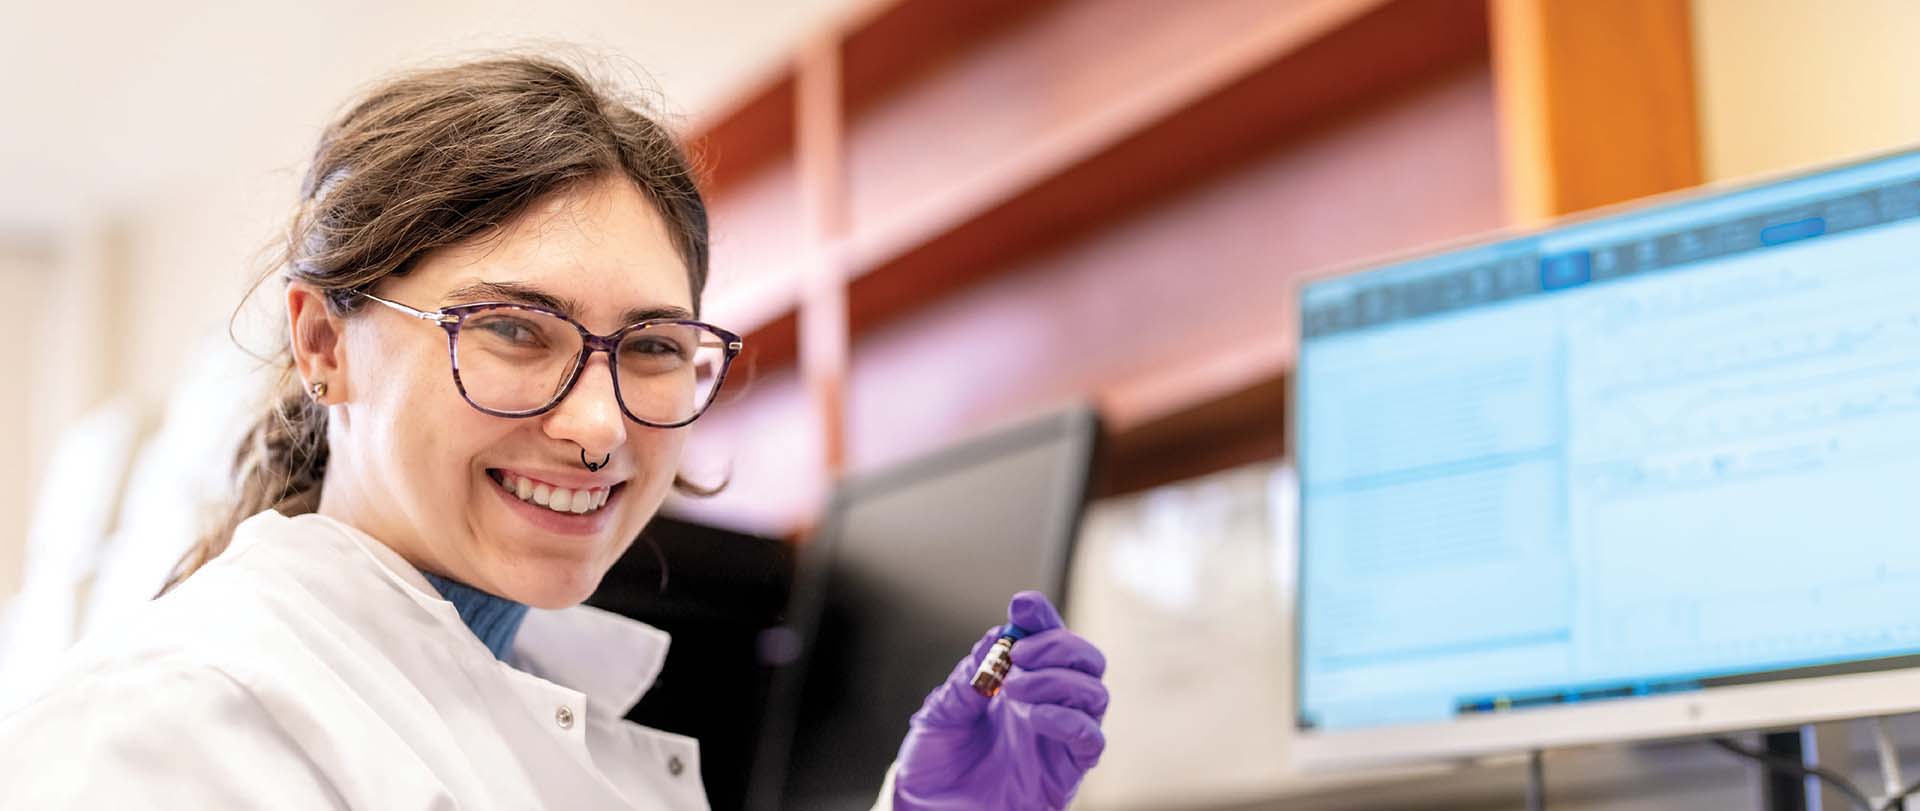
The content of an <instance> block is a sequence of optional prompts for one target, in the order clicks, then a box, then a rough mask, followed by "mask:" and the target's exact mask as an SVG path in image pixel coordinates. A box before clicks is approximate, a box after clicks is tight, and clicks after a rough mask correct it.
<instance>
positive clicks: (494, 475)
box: [487, 468, 627, 515]
mask: <svg viewBox="0 0 1920 811" xmlns="http://www.w3.org/2000/svg"><path fill="white" fill-rule="evenodd" d="M487 477H488V478H490V479H493V483H494V484H497V485H500V489H502V490H505V491H507V493H508V495H511V496H514V497H515V498H518V499H520V500H521V501H524V502H527V503H528V504H532V505H534V506H536V507H544V508H546V509H548V510H552V511H554V512H557V513H560V514H562V515H586V514H588V513H593V512H598V511H599V510H600V509H601V508H602V507H605V506H606V505H607V501H608V500H610V499H611V498H612V497H613V495H614V494H615V493H618V492H619V491H620V490H621V488H624V487H626V486H627V483H626V482H621V483H619V484H616V485H613V486H612V487H592V488H584V489H579V490H569V489H567V488H564V487H555V486H553V485H551V484H547V483H546V482H539V481H534V480H532V479H529V478H527V477H525V476H520V475H517V474H514V473H510V472H508V471H504V470H500V469H497V468H488V469H487Z"/></svg>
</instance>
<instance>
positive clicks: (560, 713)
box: [553, 704, 573, 729]
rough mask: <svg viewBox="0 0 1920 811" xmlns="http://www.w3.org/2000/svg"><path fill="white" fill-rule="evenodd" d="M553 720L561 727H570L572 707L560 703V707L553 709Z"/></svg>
mask: <svg viewBox="0 0 1920 811" xmlns="http://www.w3.org/2000/svg"><path fill="white" fill-rule="evenodd" d="M553 722H554V723H556V724H559V725H560V728H561V729H572V728H573V709H572V708H570V707H568V706H567V705H565V704H562V705H560V709H557V710H554V711H553Z"/></svg>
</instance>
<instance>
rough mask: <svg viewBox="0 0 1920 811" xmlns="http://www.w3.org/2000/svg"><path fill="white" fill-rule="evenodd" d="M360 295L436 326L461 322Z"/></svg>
mask: <svg viewBox="0 0 1920 811" xmlns="http://www.w3.org/2000/svg"><path fill="white" fill-rule="evenodd" d="M360 295H362V296H365V297H367V298H368V299H371V300H373V301H377V302H380V303H381V304H385V305H387V306H388V307H392V308H393V309H395V310H399V311H400V312H402V313H405V314H407V315H410V316H413V317H414V318H418V319H420V320H422V321H432V322H434V323H436V324H451V323H453V322H455V321H458V320H460V319H458V318H455V317H454V316H451V315H447V314H446V313H430V312H426V311H424V310H416V309H414V308H412V307H408V306H407V305H405V304H401V303H400V302H397V301H388V300H386V299H383V298H381V297H379V296H376V295H374V294H372V293H367V292H364V291H363V292H361V293H360Z"/></svg>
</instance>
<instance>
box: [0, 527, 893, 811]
mask: <svg viewBox="0 0 1920 811" xmlns="http://www.w3.org/2000/svg"><path fill="white" fill-rule="evenodd" d="M667 643H668V637H667V634H666V633H665V632H662V631H660V630H658V629H655V628H652V627H649V626H647V625H644V624H642V623H638V622H634V621H632V620H629V619H626V618H624V617H620V616H617V615H614V614H610V613H607V612H604V611H600V610H597V609H594V608H591V607H588V606H578V607H574V608H568V609H564V610H560V611H542V610H539V609H534V610H531V611H529V612H528V614H527V618H526V620H525V622H524V623H523V624H522V626H521V629H520V633H519V635H518V636H517V637H516V640H515V645H514V650H513V652H512V656H511V657H510V661H511V662H512V666H509V665H508V664H507V663H503V662H501V661H499V660H497V659H495V658H494V656H493V654H492V653H491V652H489V651H488V650H487V648H486V647H485V646H484V645H482V644H481V643H480V641H479V640H478V639H477V638H475V637H474V635H473V634H472V633H471V632H469V631H468V630H467V628H466V626H465V625H463V624H462V623H461V620H460V616H459V614H458V613H457V612H456V611H455V610H454V607H453V605H452V604H451V603H449V602H447V601H445V600H443V599H440V597H439V595H438V593H437V592H436V591H435V590H434V589H433V588H432V587H431V586H430V585H429V584H428V583H427V582H426V580H425V579H424V578H422V577H421V576H420V573H419V572H418V571H417V570H415V569H414V568H413V567H412V566H410V565H408V564H407V563H406V562H405V561H404V560H402V559H401V558H400V557H399V556H398V555H396V554H394V553H393V552H392V551H391V550H389V549H387V547H386V546H384V545H382V544H380V543H379V542H378V541H375V540H374V539H372V538H371V537H368V536H367V535H365V534H364V533H361V532H359V531H357V530H355V529H353V528H351V527H348V526H346V525H345V524H342V523H340V522H338V521H335V520H332V519H330V518H326V517H323V516H318V515H303V516H299V517H295V518H287V517H285V516H282V515H280V514H279V513H275V512H265V513H261V514H259V515H257V516H254V517H253V518H251V519H248V520H247V521H246V522H245V523H243V524H242V525H241V526H240V528H239V530H238V531H237V532H236V533H235V535H234V541H233V544H232V546H231V547H230V548H229V549H228V550H227V551H226V553H224V554H222V555H221V556H220V557H219V558H217V559H215V560H214V561H213V562H212V563H209V564H208V565H207V566H206V567H205V568H203V569H201V571H200V572H199V573H197V574H195V575H194V576H193V577H191V578H189V579H188V580H187V581H186V583H185V584H183V585H181V586H180V587H179V588H176V589H175V590H174V591H173V592H171V593H169V594H168V595H167V596H165V597H163V598H161V599H159V600H156V601H154V602H153V603H152V605H151V606H150V608H149V609H148V610H146V611H144V612H142V613H140V614H139V615H138V616H137V617H136V618H134V619H133V620H131V621H129V622H127V623H125V624H123V625H121V626H120V627H117V628H114V629H110V631H109V633H106V634H103V635H95V636H92V637H89V638H88V639H87V640H85V641H83V642H82V643H81V644H80V645H78V646H76V648H75V649H74V650H73V651H72V652H70V654H69V658H68V660H67V661H66V662H65V663H63V665H62V666H61V667H59V668H56V669H55V671H56V674H55V679H54V681H53V682H52V683H51V684H49V685H48V686H47V687H46V688H45V689H43V690H42V691H39V692H38V693H36V694H33V695H32V697H30V698H28V699H27V701H26V703H24V704H22V705H20V706H18V707H15V708H11V709H8V710H4V711H0V712H3V713H4V714H0V752H4V753H5V754H4V755H0V806H4V807H7V808H37V809H38V808H115V809H129V808H194V809H225V808H264V807H272V808H281V809H305V808H378V809H454V808H459V809H494V808H499V809H528V808H552V809H598V808H636V807H637V808H648V809H667V810H669V811H672V810H677V809H705V808H706V807H707V802H706V794H705V792H704V791H703V789H702V788H701V784H700V755H699V749H698V747H697V745H696V743H695V742H694V740H693V739H691V738H687V737H685V736H681V735H674V734H670V733H666V732H661V731H658V730H653V729H648V728H646V727H642V726H639V725H637V724H633V723H630V722H628V721H626V720H624V719H623V718H622V716H624V715H625V714H626V712H627V711H628V710H629V709H630V708H632V707H633V705H634V704H635V703H636V702H637V701H639V699H640V696H641V694H642V693H644V692H645V691H646V689H647V687H648V686H649V685H651V684H652V683H653V679H654V677H655V676H656V675H657V674H658V673H659V672H660V665H661V663H662V662H663V661H664V660H665V657H666V650H667ZM890 782H891V781H890V780H889V783H890ZM890 796H891V786H883V787H882V794H881V799H880V802H879V804H878V805H876V806H875V808H876V809H877V810H879V811H885V809H888V808H889V807H890V805H891V803H890V802H889V800H888V798H889V797H890Z"/></svg>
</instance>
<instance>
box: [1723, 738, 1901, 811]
mask: <svg viewBox="0 0 1920 811" xmlns="http://www.w3.org/2000/svg"><path fill="white" fill-rule="evenodd" d="M1713 745H1715V746H1718V747H1720V748H1721V749H1725V750H1727V751H1728V752H1732V753H1733V754H1736V755H1739V756H1741V757H1744V758H1747V759H1749V760H1754V761H1758V762H1759V763H1760V764H1761V765H1763V766H1766V767H1767V768H1769V769H1774V770H1776V771H1783V772H1787V773H1788V774H1792V775H1794V776H1796V777H1803V778H1804V777H1811V778H1814V779H1816V780H1823V781H1825V782H1826V783H1827V785H1830V786H1833V787H1834V788H1836V789H1839V790H1840V793H1842V794H1845V795H1847V799H1849V800H1852V801H1853V804H1854V805H1856V806H1858V807H1859V808H1860V809H1861V811H1888V809H1891V808H1893V805H1892V804H1893V803H1897V802H1899V801H1900V798H1898V797H1895V798H1893V799H1891V800H1888V803H1889V804H1888V805H1885V806H1879V807H1876V806H1874V804H1873V801H1872V800H1870V799H1868V798H1867V795H1866V793H1865V792H1863V791H1861V790H1860V789H1859V787H1858V786H1855V785H1854V784H1853V781H1852V780H1848V779H1847V778H1846V777H1845V776H1844V775H1841V774H1840V773H1838V772H1834V771H1830V770H1827V769H1822V768H1820V767H1819V766H1808V765H1806V764H1804V763H1801V762H1799V761H1797V760H1794V759H1793V758H1790V757H1784V756H1782V755H1775V754H1772V753H1769V752H1762V751H1759V750H1757V749H1749V748H1747V747H1745V746H1742V745H1740V744H1737V743H1734V742H1733V741H1732V740H1729V739H1727V738H1714V739H1713ZM1913 791H1920V785H1916V786H1914V788H1913Z"/></svg>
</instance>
